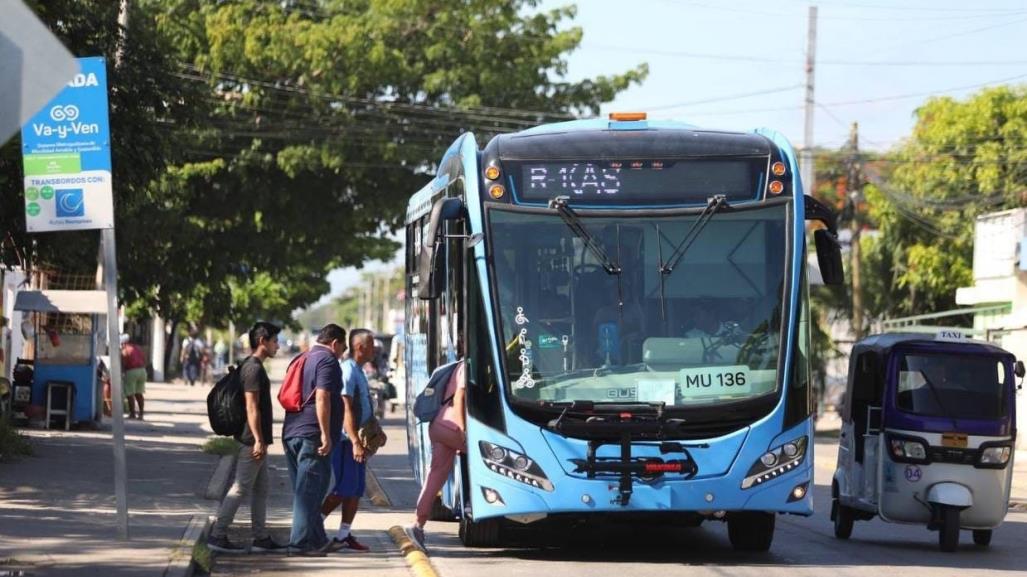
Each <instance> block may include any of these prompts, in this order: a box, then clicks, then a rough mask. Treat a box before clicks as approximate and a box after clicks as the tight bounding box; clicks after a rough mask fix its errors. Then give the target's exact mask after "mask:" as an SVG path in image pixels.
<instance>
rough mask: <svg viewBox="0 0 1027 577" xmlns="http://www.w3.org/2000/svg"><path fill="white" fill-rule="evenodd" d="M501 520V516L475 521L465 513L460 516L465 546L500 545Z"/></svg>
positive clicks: (461, 536) (461, 535)
mask: <svg viewBox="0 0 1027 577" xmlns="http://www.w3.org/2000/svg"><path fill="white" fill-rule="evenodd" d="M501 521H502V519H499V518H492V519H482V520H481V521H474V520H472V519H469V518H468V516H467V515H466V514H465V515H463V516H462V517H460V542H461V543H463V544H464V546H465V547H497V546H499V537H500V533H501V531H500V528H501V527H500V522H501Z"/></svg>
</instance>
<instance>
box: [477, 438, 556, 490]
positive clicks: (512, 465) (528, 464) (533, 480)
mask: <svg viewBox="0 0 1027 577" xmlns="http://www.w3.org/2000/svg"><path fill="white" fill-rule="evenodd" d="M478 449H479V450H480V451H481V458H482V460H483V461H484V462H485V466H486V467H488V468H489V470H490V471H492V472H494V473H498V474H500V475H503V476H505V477H506V478H508V479H513V480H514V481H518V482H520V483H524V484H525V485H530V486H532V487H535V488H536V489H542V490H543V491H549V492H552V491H553V482H552V481H550V480H549V478H548V477H546V474H545V473H544V472H543V471H542V467H539V466H538V463H536V462H535V461H534V460H532V459H531V458H529V457H528V456H527V455H523V454H521V453H518V452H517V451H512V450H510V449H507V448H506V447H501V446H499V445H496V444H494V443H489V442H488V441H478Z"/></svg>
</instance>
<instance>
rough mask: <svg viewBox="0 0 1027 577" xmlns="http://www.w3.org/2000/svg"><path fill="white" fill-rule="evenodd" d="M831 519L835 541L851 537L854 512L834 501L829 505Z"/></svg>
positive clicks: (854, 520) (854, 517) (836, 500)
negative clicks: (832, 520)
mask: <svg viewBox="0 0 1027 577" xmlns="http://www.w3.org/2000/svg"><path fill="white" fill-rule="evenodd" d="M831 507H832V509H833V510H832V513H834V514H833V515H831V517H832V518H833V519H834V536H835V538H837V539H848V538H849V537H851V536H852V526H853V525H854V524H855V522H856V515H855V512H854V511H853V510H852V508H851V507H846V506H845V505H842V504H841V503H839V502H838V499H834V500H833V501H832V503H831Z"/></svg>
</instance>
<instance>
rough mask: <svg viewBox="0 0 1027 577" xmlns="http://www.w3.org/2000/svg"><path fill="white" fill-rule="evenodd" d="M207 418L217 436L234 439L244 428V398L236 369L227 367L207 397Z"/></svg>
mask: <svg viewBox="0 0 1027 577" xmlns="http://www.w3.org/2000/svg"><path fill="white" fill-rule="evenodd" d="M207 418H208V419H210V428H212V429H214V432H215V433H217V434H218V435H224V436H226V437H234V436H236V435H238V434H240V433H242V430H243V427H245V426H246V398H245V396H244V395H243V390H242V379H241V378H240V376H239V368H238V367H228V372H227V373H225V376H223V377H221V378H220V379H218V382H217V383H215V384H214V388H213V389H211V391H210V394H208V395H207Z"/></svg>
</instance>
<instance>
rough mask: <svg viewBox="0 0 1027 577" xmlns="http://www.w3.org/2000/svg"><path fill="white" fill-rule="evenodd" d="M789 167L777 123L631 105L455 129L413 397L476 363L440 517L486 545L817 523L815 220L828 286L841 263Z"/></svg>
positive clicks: (418, 439) (409, 230) (428, 189)
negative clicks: (715, 525)
mask: <svg viewBox="0 0 1027 577" xmlns="http://www.w3.org/2000/svg"><path fill="white" fill-rule="evenodd" d="M796 169H797V166H796V161H795V155H794V152H793V150H792V148H791V147H790V145H789V144H788V142H787V141H786V140H785V139H784V138H783V137H782V136H780V135H779V134H777V133H775V132H773V131H770V130H763V129H760V130H755V131H753V132H722V131H711V130H703V129H699V128H697V127H695V126H692V125H688V124H683V123H677V122H663V121H661V122H654V121H648V120H647V119H646V118H645V115H644V114H636V113H631V114H612V115H610V119H609V120H603V119H596V120H581V121H572V122H566V123H558V124H549V125H543V126H539V127H536V128H532V129H529V130H525V131H522V132H518V133H513V134H502V135H499V136H496V137H495V138H493V139H491V140H490V141H489V142H488V144H487V145H485V147H484V148H481V149H479V147H478V143H477V142H476V140H475V138H474V136H473V135H472V134H464V135H462V136H460V138H458V139H457V140H456V142H455V143H454V144H453V145H452V146H451V147H450V148H449V150H448V151H447V152H446V153H445V155H444V157H443V158H442V161H441V163H440V165H439V168H438V171H437V174H436V176H435V178H434V179H433V180H432V181H431V182H429V183H428V184H427V185H426V186H424V187H423V188H422V189H421V190H419V191H418V192H417V193H415V194H414V195H413V196H412V197H411V199H410V202H409V205H408V207H407V214H406V291H407V292H406V294H407V300H406V327H405V329H406V330H405V345H406V350H405V354H406V359H405V360H406V366H407V373H406V374H407V401H408V402H407V407H412V406H413V399H414V398H415V397H416V396H417V394H418V393H419V392H420V391H421V390H422V389H423V388H424V386H425V384H426V382H427V380H428V378H429V375H430V374H431V372H432V371H433V370H434V369H435V368H436V367H438V366H441V365H442V364H445V363H448V362H452V361H454V360H457V359H464V360H466V363H467V366H466V375H467V385H466V386H467V413H468V416H467V444H468V447H467V452H466V455H463V456H461V457H460V458H459V459H458V463H457V466H456V467H455V470H454V474H453V476H452V477H451V479H450V481H449V482H448V483H447V485H446V487H445V489H444V490H443V491H442V493H441V494H440V495H439V498H438V500H437V502H436V506H435V509H434V511H433V516H435V517H436V518H440V519H441V518H458V519H459V522H460V538H461V540H462V542H463V543H464V544H465V545H466V546H472V547H474V546H486V547H488V546H500V545H503V544H504V543H505V542H506V541H505V539H504V534H506V535H509V534H510V533H509V532H508V531H507V528H508V527H511V526H517V525H526V524H527V525H530V524H534V523H539V524H540V525H545V524H549V523H560V522H565V521H570V522H574V521H579V520H582V519H586V518H590V517H591V518H603V517H608V518H611V519H612V518H614V517H617V516H621V517H622V518H631V519H637V518H643V519H650V518H651V520H652V521H653V522H672V523H688V524H691V525H698V524H700V523H702V522H703V521H705V520H718V521H725V522H727V524H728V532H729V535H730V540H731V543H732V545H733V546H734V547H735V548H738V549H743V550H767V549H768V548H769V547H770V545H771V541H772V539H773V534H774V523H775V519H776V515H777V514H784V513H787V514H796V515H810V514H812V497H811V491H810V489H811V487H810V485H811V483H812V481H813V445H812V443H813V420H812V415H813V412H814V398H813V387H812V383H811V375H810V366H809V362H810V361H809V358H810V330H809V322H810V321H809V318H810V316H809V314H810V313H809V295H808V279H807V275H806V262H807V261H806V256H807V253H806V251H807V246H806V227H805V222H806V221H807V220H817V221H820V222H822V223H823V224H824V225H825V226H824V227H823V228H820V229H818V230H816V231H814V234H813V236H814V239H815V246H816V251H817V258H818V263H819V269H820V274H821V276H822V277H823V280H824V282H825V283H827V284H840V283H841V282H842V269H841V253H840V249H839V245H838V241H837V236H836V222H835V217H834V215H833V213H832V212H831V210H830V209H828V208H827V207H826V206H824V205H823V204H821V203H820V202H817V201H816V200H815V199H814V198H812V197H810V196H806V195H804V194H803V189H802V183H801V182H800V180H799V177H798V173H797V170H796ZM407 425H408V427H407V431H408V439H409V450H410V458H411V465H412V468H413V470H414V474H415V477H416V478H417V479H418V480H419V481H422V482H423V479H424V477H425V472H426V470H427V463H428V462H429V460H430V458H431V455H430V449H431V447H430V442H429V441H428V429H427V425H426V424H422V423H418V422H417V421H416V419H415V418H414V416H413V415H412V414H411V413H409V410H408V416H407Z"/></svg>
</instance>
